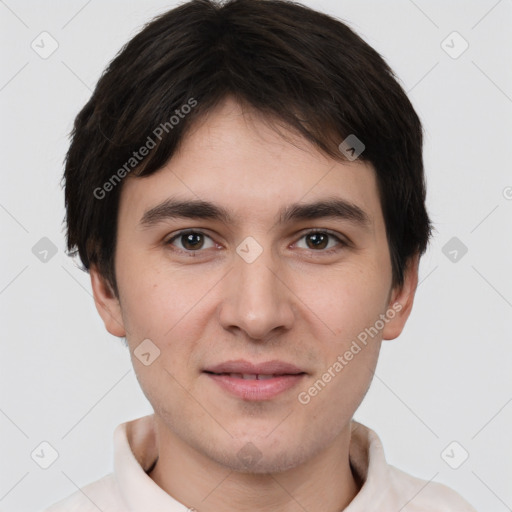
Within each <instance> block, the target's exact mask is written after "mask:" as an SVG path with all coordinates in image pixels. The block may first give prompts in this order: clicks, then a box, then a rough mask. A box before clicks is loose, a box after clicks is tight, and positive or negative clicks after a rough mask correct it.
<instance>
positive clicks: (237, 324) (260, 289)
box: [219, 251, 294, 341]
mask: <svg viewBox="0 0 512 512" xmlns="http://www.w3.org/2000/svg"><path fill="white" fill-rule="evenodd" d="M279 266H280V265H279V263H278V262H277V263H276V262H275V261H273V258H272V255H271V254H270V251H263V252H262V254H260V256H259V257H258V258H257V259H256V260H255V261H252V262H251V263H249V262H247V261H245V260H244V259H243V258H242V257H239V256H238V255H236V256H235V262H234V268H233V269H232V270H231V272H229V273H228V275H227V276H226V278H225V279H224V280H223V286H224V288H223V295H222V300H221V303H220V305H219V308H220V312H219V320H220V323H221V325H222V326H223V327H224V329H226V330H229V331H231V332H233V333H236V331H238V332H240V331H242V332H243V333H244V334H245V336H246V337H248V338H250V339H251V340H258V341H268V340H269V339H270V338H273V337H275V336H277V335H278V334H280V333H283V332H286V331H287V330H289V329H290V328H291V327H292V325H293V321H294V308H293V297H294V295H293V292H292V290H291V287H290V283H287V282H286V277H285V275H284V274H283V273H282V272H281V275H279V274H278V273H279V270H280V269H279ZM281 270H282V269H281Z"/></svg>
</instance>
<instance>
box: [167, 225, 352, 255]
mask: <svg viewBox="0 0 512 512" xmlns="http://www.w3.org/2000/svg"><path fill="white" fill-rule="evenodd" d="M190 233H194V234H200V235H203V236H204V237H207V238H209V239H210V240H211V241H212V242H213V243H214V244H215V245H217V246H219V245H220V244H219V243H218V242H216V241H215V240H214V239H213V237H212V236H210V235H209V234H208V233H207V232H206V231H204V230H203V229H201V228H187V229H182V230H181V231H178V232H177V233H174V234H172V235H171V236H170V237H169V238H166V239H165V241H164V244H165V245H171V246H172V244H173V242H174V241H175V240H176V239H177V238H179V237H180V236H183V235H188V234H190ZM314 233H322V234H326V235H329V236H330V237H331V238H334V239H335V240H336V241H337V242H338V244H337V247H331V248H330V249H323V250H317V251H315V250H314V249H310V251H311V252H312V253H318V254H322V253H323V254H329V253H331V252H335V251H338V250H340V248H342V247H347V246H349V245H350V241H349V240H348V239H346V238H345V237H343V236H342V235H341V234H340V233H338V232H336V231H332V230H330V229H326V228H309V229H305V230H302V231H300V232H299V233H297V234H296V235H295V237H298V238H297V240H296V241H295V242H293V244H292V245H295V244H297V243H298V242H299V241H300V240H302V239H303V238H304V237H305V236H307V235H310V234H314ZM209 249H211V247H210V248H209ZM173 250H175V251H177V252H181V253H185V254H189V255H190V254H194V255H195V254H198V253H201V252H204V251H205V249H198V250H196V251H193V250H185V249H180V248H179V247H175V246H173ZM305 250H307V249H305Z"/></svg>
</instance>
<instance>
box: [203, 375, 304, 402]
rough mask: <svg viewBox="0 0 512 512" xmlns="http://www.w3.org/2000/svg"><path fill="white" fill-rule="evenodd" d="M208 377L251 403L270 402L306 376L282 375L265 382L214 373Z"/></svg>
mask: <svg viewBox="0 0 512 512" xmlns="http://www.w3.org/2000/svg"><path fill="white" fill-rule="evenodd" d="M206 375H207V376H208V377H210V378H211V379H212V380H213V381H214V382H216V383H217V384H218V385H219V386H220V387H221V388H222V389H224V390H226V391H228V392H230V393H231V394H233V395H235V396H237V397H239V398H242V399H243V400H249V401H256V400H270V399H271V398H274V397H276V396H277V395H279V394H280V393H283V392H285V391H288V390H289V389H291V388H293V387H295V386H296V385H297V384H298V383H299V382H300V381H301V380H302V378H303V377H305V374H304V373H301V374H298V375H280V376H278V377H273V378H272V379H265V380H252V379H251V380H249V379H240V378H236V377H230V376H229V375H216V374H213V373H206Z"/></svg>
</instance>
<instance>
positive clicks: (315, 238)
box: [306, 233, 329, 249]
mask: <svg viewBox="0 0 512 512" xmlns="http://www.w3.org/2000/svg"><path fill="white" fill-rule="evenodd" d="M328 242H329V235H328V234H327V233H310V234H309V235H306V244H307V245H308V247H309V248H310V249H325V248H326V247H327V244H328Z"/></svg>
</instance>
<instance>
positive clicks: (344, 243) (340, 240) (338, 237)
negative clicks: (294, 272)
mask: <svg viewBox="0 0 512 512" xmlns="http://www.w3.org/2000/svg"><path fill="white" fill-rule="evenodd" d="M315 233H323V234H326V235H329V236H330V237H331V238H334V239H335V240H336V241H337V242H338V245H339V246H341V247H347V246H349V245H350V242H349V240H348V239H347V238H346V237H343V235H341V234H340V233H338V232H336V231H332V230H330V229H326V228H310V229H306V230H304V231H301V232H300V233H299V238H298V240H297V242H298V241H299V240H302V238H304V237H305V236H307V235H311V234H315ZM297 242H294V243H293V245H295V244H296V243H297ZM339 249H340V247H331V248H330V249H324V250H319V251H315V250H313V249H311V252H314V253H318V254H322V253H324V254H325V253H330V252H333V251H337V250H339Z"/></svg>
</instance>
